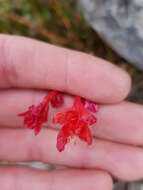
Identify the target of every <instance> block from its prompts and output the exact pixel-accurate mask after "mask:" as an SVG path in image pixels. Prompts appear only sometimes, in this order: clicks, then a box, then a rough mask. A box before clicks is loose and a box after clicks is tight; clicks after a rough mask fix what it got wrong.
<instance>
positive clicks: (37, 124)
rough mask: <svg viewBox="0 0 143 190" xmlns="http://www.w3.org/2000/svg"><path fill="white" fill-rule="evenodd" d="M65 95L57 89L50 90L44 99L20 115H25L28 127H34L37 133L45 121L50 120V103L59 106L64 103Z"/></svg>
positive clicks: (25, 122)
mask: <svg viewBox="0 0 143 190" xmlns="http://www.w3.org/2000/svg"><path fill="white" fill-rule="evenodd" d="M63 102H64V101H63V95H62V94H61V93H59V92H57V91H50V92H49V93H48V95H47V96H46V97H45V98H44V99H43V101H42V102H41V103H40V104H39V105H37V106H35V105H32V106H30V107H29V108H28V110H27V111H25V112H23V113H20V114H19V116H21V117H24V124H25V126H26V127H27V128H29V129H33V130H34V132H35V135H37V134H38V133H39V132H40V130H41V128H42V125H43V124H44V123H46V122H47V121H48V111H49V104H50V103H51V106H52V107H55V108H57V107H59V106H61V105H62V104H63Z"/></svg>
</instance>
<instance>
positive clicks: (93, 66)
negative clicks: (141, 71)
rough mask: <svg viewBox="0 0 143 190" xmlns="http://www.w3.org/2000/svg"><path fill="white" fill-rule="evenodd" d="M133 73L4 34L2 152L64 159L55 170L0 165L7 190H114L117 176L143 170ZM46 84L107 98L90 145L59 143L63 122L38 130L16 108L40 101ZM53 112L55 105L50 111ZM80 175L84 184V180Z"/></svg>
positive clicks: (4, 156)
mask: <svg viewBox="0 0 143 190" xmlns="http://www.w3.org/2000/svg"><path fill="white" fill-rule="evenodd" d="M130 87H131V79H130V77H129V76H128V74H127V73H126V72H125V71H122V70H121V69H119V68H117V67H116V66H114V65H112V64H111V63H109V62H107V61H105V60H102V59H99V58H97V57H93V56H91V55H87V54H84V53H81V52H76V51H71V50H68V49H64V48H60V47H55V46H53V45H49V44H46V43H43V42H38V41H36V40H32V39H27V38H23V37H17V36H8V35H0V88H1V89H0V91H1V93H0V102H1V106H0V147H1V148H0V159H1V160H9V161H30V160H35V161H37V160H38V161H43V162H47V163H52V164H59V165H64V166H66V168H65V169H59V170H55V171H52V172H50V171H39V170H34V169H29V168H25V167H16V166H13V167H1V168H0V187H2V189H3V190H19V189H20V190H23V189H29V190H38V189H40V190H59V189H62V190H72V189H74V190H80V189H81V190H88V189H89V190H92V189H93V190H94V189H100V190H105V189H106V190H111V189H112V179H113V178H115V179H122V180H124V181H132V180H138V179H141V178H142V177H143V149H142V145H143V127H142V123H143V107H142V106H141V105H136V104H133V103H130V102H127V101H125V100H124V99H125V98H126V97H127V95H128V93H129V91H130ZM48 89H56V90H60V91H64V92H67V93H68V94H70V95H69V96H67V97H66V107H67V106H68V105H71V101H72V100H73V97H72V95H80V96H83V97H85V98H87V99H90V100H92V101H95V102H98V103H100V104H101V106H100V109H99V112H98V114H97V118H98V122H97V124H96V125H95V127H93V134H94V140H93V144H92V145H91V146H87V145H86V144H85V143H83V142H81V141H80V140H78V139H76V145H75V144H74V142H71V143H69V144H68V145H67V146H66V149H65V151H64V152H62V153H59V152H58V151H57V150H56V147H55V143H56V136H57V133H58V128H53V126H52V124H51V123H50V122H49V124H48V125H49V127H48V128H45V129H43V130H42V131H41V133H40V135H38V136H37V137H35V136H34V135H33V132H32V131H30V130H26V129H25V128H24V127H23V124H22V121H21V119H20V118H18V117H17V114H18V113H20V112H23V111H25V109H26V108H27V107H28V106H29V105H31V104H37V103H38V102H39V101H40V100H41V99H42V98H43V97H44V96H45V94H46V93H47V90H48ZM52 112H53V111H52ZM52 112H51V113H52ZM81 182H82V183H81Z"/></svg>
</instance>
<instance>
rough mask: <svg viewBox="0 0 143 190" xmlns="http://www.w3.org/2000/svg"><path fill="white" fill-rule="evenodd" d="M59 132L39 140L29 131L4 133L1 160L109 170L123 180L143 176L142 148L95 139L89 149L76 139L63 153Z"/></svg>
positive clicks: (48, 132) (1, 134) (0, 141)
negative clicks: (60, 150)
mask: <svg viewBox="0 0 143 190" xmlns="http://www.w3.org/2000/svg"><path fill="white" fill-rule="evenodd" d="M56 137H57V132H56V131H54V130H50V129H47V130H43V131H42V133H41V134H40V135H39V136H37V137H35V136H34V135H33V134H30V133H29V132H27V130H20V129H19V130H18V129H1V130H0V147H1V149H0V159H2V160H11V161H29V160H34V161H37V160H38V161H39V160H40V161H42V162H48V163H52V164H60V165H65V166H70V167H78V168H92V169H96V168H98V169H102V170H105V171H107V172H109V173H111V175H113V176H114V177H115V178H118V179H121V180H137V179H141V178H142V177H143V150H142V149H141V148H138V147H132V146H127V145H123V144H115V143H112V142H106V141H102V140H94V142H93V144H92V146H88V145H86V144H85V143H82V142H81V141H79V140H78V139H76V144H75V143H74V142H70V143H68V144H67V146H66V149H65V150H64V151H63V152H62V153H60V152H58V151H57V149H56Z"/></svg>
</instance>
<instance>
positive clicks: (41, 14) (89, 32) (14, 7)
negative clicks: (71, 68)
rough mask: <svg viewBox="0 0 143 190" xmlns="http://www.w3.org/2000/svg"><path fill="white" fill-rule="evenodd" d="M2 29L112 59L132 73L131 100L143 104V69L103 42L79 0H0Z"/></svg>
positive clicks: (2, 30)
mask: <svg viewBox="0 0 143 190" xmlns="http://www.w3.org/2000/svg"><path fill="white" fill-rule="evenodd" d="M0 32H1V33H8V34H17V35H23V36H28V37H31V38H36V39H39V40H43V41H46V42H49V43H52V44H56V45H60V46H65V47H68V48H72V49H76V50H80V51H83V52H87V53H89V54H93V55H96V56H99V57H101V58H104V59H106V60H109V61H111V62H112V63H114V64H116V65H118V66H119V67H122V68H123V69H125V70H127V71H128V72H129V73H130V75H131V76H132V79H133V88H132V92H131V94H130V96H129V99H130V100H132V101H136V102H139V103H143V99H142V96H143V77H142V72H141V71H140V70H138V69H137V68H135V67H134V66H132V65H130V64H128V63H127V61H125V60H124V59H123V58H121V57H120V56H118V55H117V54H116V53H115V52H114V51H113V50H112V49H111V48H110V47H109V46H107V45H106V44H105V43H104V42H103V41H102V39H101V38H100V37H99V36H98V34H97V33H96V32H95V31H94V30H93V29H92V28H91V27H90V26H89V24H88V23H87V22H86V21H85V19H84V16H83V12H82V11H81V8H80V6H79V5H78V4H77V1H76V0H68V1H67V0H0ZM85 64H86V63H85Z"/></svg>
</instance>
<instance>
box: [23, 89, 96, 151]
mask: <svg viewBox="0 0 143 190" xmlns="http://www.w3.org/2000/svg"><path fill="white" fill-rule="evenodd" d="M63 103H64V97H63V94H62V93H60V92H57V91H50V92H49V93H48V95H47V96H46V97H45V98H44V99H43V101H42V102H41V103H40V104H39V105H37V106H34V105H32V106H30V107H29V108H28V110H27V111H26V112H23V113H20V114H19V116H21V117H24V124H25V126H26V127H27V128H29V129H33V130H34V132H35V135H37V134H38V133H39V132H40V130H41V128H42V126H43V124H44V123H46V122H47V121H48V111H49V107H50V106H52V107H54V108H58V107H60V106H62V105H63ZM97 111H98V106H97V104H95V103H93V102H90V101H87V100H85V99H83V98H81V97H79V96H75V98H74V103H73V106H71V107H70V108H67V109H66V110H65V111H63V112H59V113H57V114H56V115H55V116H54V117H53V123H55V124H57V123H58V124H60V125H62V127H61V129H60V131H59V134H58V136H57V149H58V150H59V151H60V152H61V151H63V150H64V148H65V145H66V144H67V143H68V141H69V139H70V137H73V136H78V137H79V138H80V139H81V140H83V141H85V142H87V144H89V145H90V144H91V143H92V134H91V131H90V128H89V127H90V125H93V124H95V123H96V117H95V114H94V113H96V112H97Z"/></svg>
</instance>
